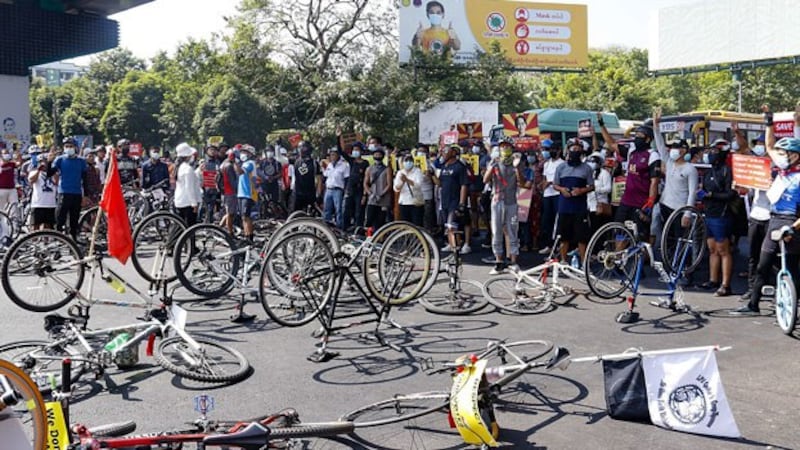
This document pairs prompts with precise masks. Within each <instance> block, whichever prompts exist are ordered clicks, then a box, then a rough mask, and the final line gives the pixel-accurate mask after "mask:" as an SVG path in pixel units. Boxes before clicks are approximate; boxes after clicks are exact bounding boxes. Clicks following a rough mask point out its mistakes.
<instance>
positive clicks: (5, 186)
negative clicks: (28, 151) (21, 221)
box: [0, 148, 18, 211]
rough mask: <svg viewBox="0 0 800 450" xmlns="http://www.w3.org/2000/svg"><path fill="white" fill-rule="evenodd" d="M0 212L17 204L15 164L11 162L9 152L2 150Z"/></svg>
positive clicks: (0, 153) (0, 162)
mask: <svg viewBox="0 0 800 450" xmlns="http://www.w3.org/2000/svg"><path fill="white" fill-rule="evenodd" d="M0 156H1V157H2V160H1V161H0V210H2V211H5V210H6V207H7V206H8V205H11V204H15V203H17V201H18V199H17V185H16V172H17V163H16V162H14V161H13V158H12V156H11V152H10V151H9V150H8V149H6V148H4V149H3V150H2V152H0Z"/></svg>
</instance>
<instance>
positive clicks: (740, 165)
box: [732, 154, 772, 191]
mask: <svg viewBox="0 0 800 450" xmlns="http://www.w3.org/2000/svg"><path fill="white" fill-rule="evenodd" d="M732 156H733V182H734V183H735V184H736V186H738V187H743V188H748V189H760V190H763V191H766V190H768V189H769V188H770V185H772V167H771V163H770V159H769V158H768V157H762V156H753V155H739V154H733V155H732Z"/></svg>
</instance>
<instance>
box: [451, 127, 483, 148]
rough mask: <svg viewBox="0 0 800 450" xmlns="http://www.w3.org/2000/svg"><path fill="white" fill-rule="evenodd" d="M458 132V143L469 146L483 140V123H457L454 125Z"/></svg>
mask: <svg viewBox="0 0 800 450" xmlns="http://www.w3.org/2000/svg"><path fill="white" fill-rule="evenodd" d="M456 130H457V131H458V142H462V141H467V142H469V143H470V144H473V143H475V142H476V141H479V140H481V139H483V123H482V122H470V123H459V124H457V125H456Z"/></svg>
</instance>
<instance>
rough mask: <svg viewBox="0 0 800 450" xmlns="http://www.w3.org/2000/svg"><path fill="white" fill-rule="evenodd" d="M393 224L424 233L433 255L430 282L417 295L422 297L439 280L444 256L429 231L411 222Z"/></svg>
mask: <svg viewBox="0 0 800 450" xmlns="http://www.w3.org/2000/svg"><path fill="white" fill-rule="evenodd" d="M392 223H393V224H398V223H399V224H406V225H410V226H413V227H414V228H416V229H417V231H419V232H420V233H422V235H423V236H425V241H426V242H427V243H428V249H429V251H430V253H431V268H430V270H429V274H430V275H429V276H428V280H427V281H426V282H425V285H424V286H423V287H422V290H421V291H419V294H417V297H422V296H424V295H425V294H427V293H428V291H430V290H431V289H432V288H433V285H434V284H435V283H436V281H437V280H438V279H439V272H441V264H442V256H441V254H440V252H439V246H438V245H436V241H434V240H433V236H431V234H430V233H428V231H427V230H425V229H424V228H420V227H418V226H416V225H414V224H412V223H411V222H403V221H395V222H392Z"/></svg>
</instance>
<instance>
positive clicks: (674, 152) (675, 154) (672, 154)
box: [669, 148, 681, 161]
mask: <svg viewBox="0 0 800 450" xmlns="http://www.w3.org/2000/svg"><path fill="white" fill-rule="evenodd" d="M680 157H681V150H680V149H678V148H671V149H669V159H671V160H673V161H677V160H678V158H680Z"/></svg>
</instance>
